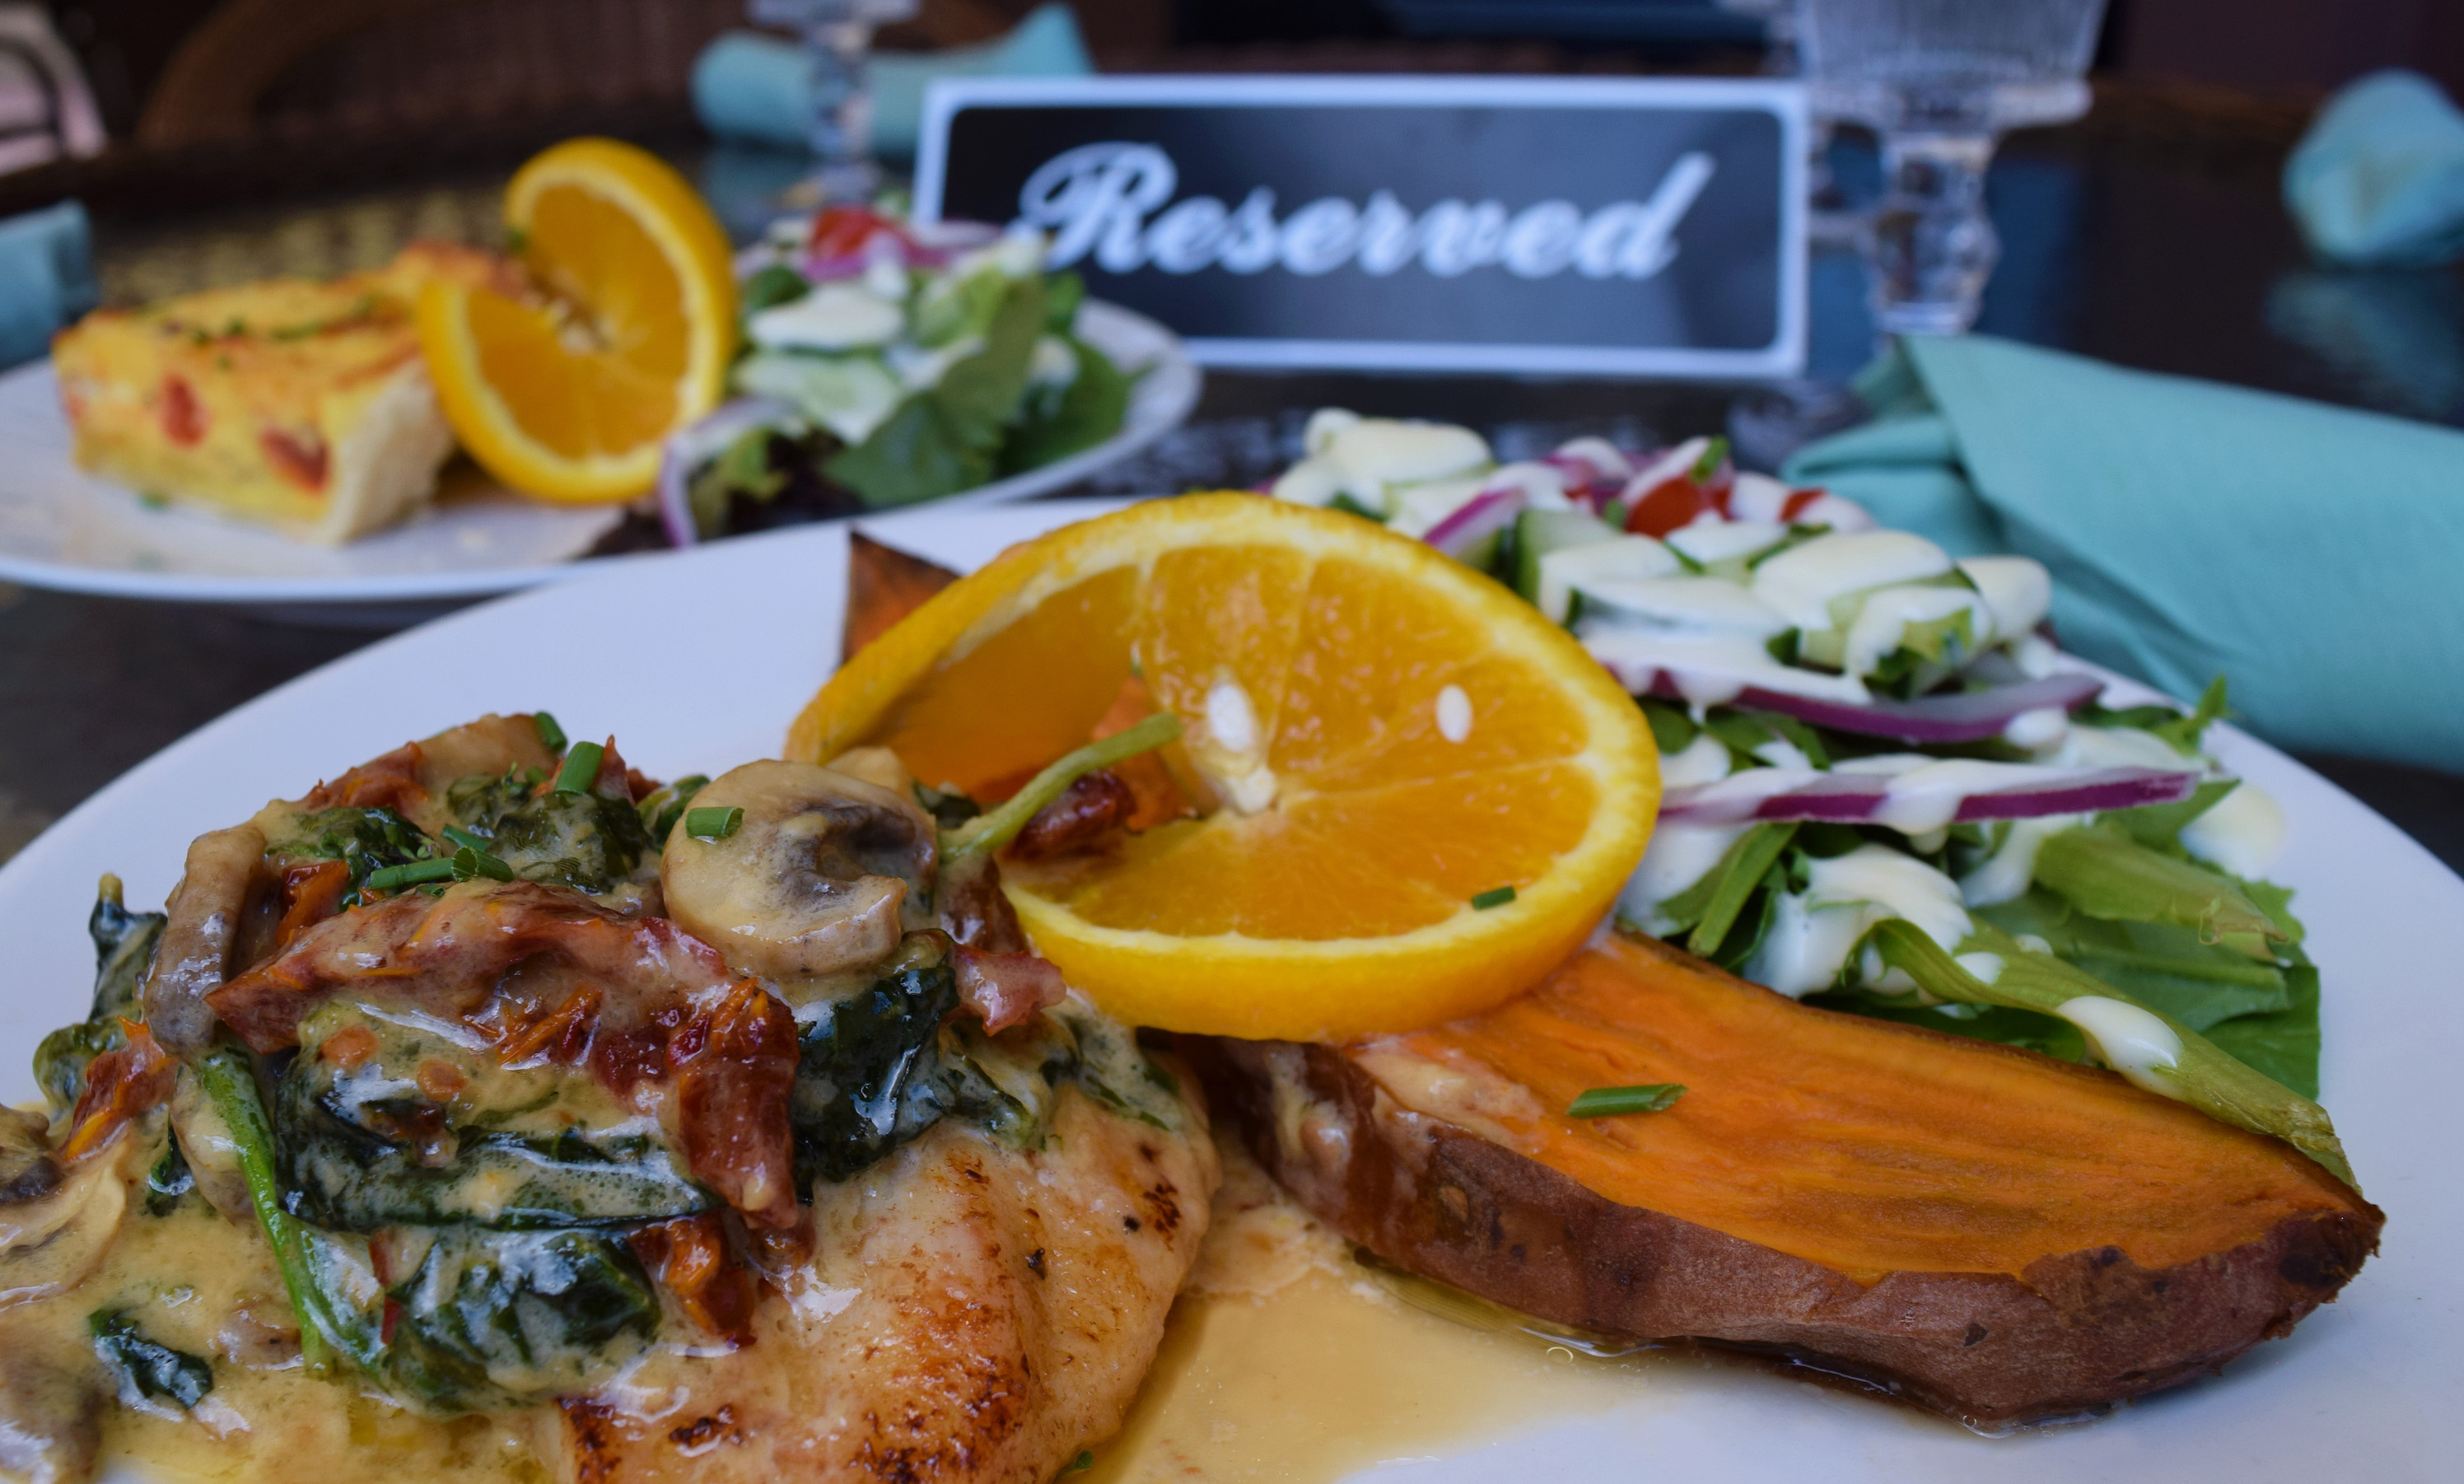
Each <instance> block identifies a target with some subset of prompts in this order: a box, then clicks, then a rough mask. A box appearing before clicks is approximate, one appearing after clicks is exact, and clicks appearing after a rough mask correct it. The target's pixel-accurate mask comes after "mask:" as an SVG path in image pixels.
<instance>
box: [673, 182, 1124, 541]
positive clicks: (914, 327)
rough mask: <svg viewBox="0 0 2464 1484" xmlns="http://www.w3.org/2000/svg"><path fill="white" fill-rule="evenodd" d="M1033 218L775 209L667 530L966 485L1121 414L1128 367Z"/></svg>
mask: <svg viewBox="0 0 2464 1484" xmlns="http://www.w3.org/2000/svg"><path fill="white" fill-rule="evenodd" d="M1044 256H1045V243H1044V238H1043V236H1042V235H1041V234H1040V233H1034V232H1028V231H1016V232H1009V233H996V232H994V231H993V230H992V229H990V228H986V227H983V226H980V225H979V224H974V223H947V224H935V225H931V226H927V225H924V224H919V223H911V222H906V221H902V220H899V219H897V218H895V217H891V216H887V215H883V214H881V213H878V212H875V211H871V210H864V209H861V208H853V207H832V208H830V209H828V210H825V211H823V212H821V213H820V214H819V215H818V216H816V217H815V218H813V219H812V221H811V222H810V223H809V224H807V223H801V222H794V223H788V224H785V225H784V226H783V227H782V228H781V230H780V231H779V232H778V233H774V235H773V236H772V237H771V238H770V239H769V240H767V241H766V242H764V243H763V244H762V245H761V247H759V249H757V250H756V253H755V257H756V259H757V262H758V266H756V267H755V269H754V271H753V273H752V274H751V276H750V277H748V278H746V280H745V282H744V288H743V313H744V327H743V329H744V333H743V345H744V349H743V352H742V354H741V356H740V357H739V359H738V360H737V363H736V365H735V366H734V368H733V369H732V370H731V372H730V388H731V390H733V391H734V392H735V393H736V400H734V401H732V402H730V403H728V404H727V405H725V406H723V407H721V408H720V409H719V410H717V411H716V412H715V413H713V414H712V416H711V417H710V418H708V419H705V420H704V422H703V423H702V424H699V425H697V426H696V427H695V428H693V429H692V430H688V432H687V434H686V436H685V437H684V438H683V439H682V440H680V445H679V452H678V453H676V454H671V468H670V470H669V471H668V474H667V476H664V477H663V478H662V481H661V492H660V493H661V504H662V511H661V514H662V516H663V518H664V520H665V523H666V525H667V527H668V534H669V536H670V538H671V540H672V541H674V542H675V543H677V544H679V545H683V544H691V543H693V542H695V541H700V540H707V539H710V538H712V537H715V536H721V535H727V534H732V533H735V532H739V531H744V530H753V529H760V528H763V527H765V526H769V525H775V524H782V523H790V522H793V521H804V520H814V519H821V518H825V517H828V516H833V515H847V514H855V513H860V512H862V511H865V510H879V509H886V508H891V507H895V506H899V505H907V504H913V503H914V502H916V501H918V500H926V499H934V498H939V497H942V496H945V495H955V494H958V493H960V492H961V491H965V490H970V489H975V488H977V487H979V486H981V485H984V484H989V483H991V482H993V481H994V480H997V479H1001V478H1005V477H1007V476H1011V475H1015V474H1019V473H1022V472H1023V471H1026V470H1030V469H1035V468H1040V467H1042V466H1044V465H1046V464H1049V463H1052V462H1054V461H1055V460H1058V459H1061V458H1065V457H1067V456H1068V455H1069V454H1075V453H1078V452H1080V451H1082V450H1085V449H1089V448H1091V447H1093V446H1095V445H1096V444H1098V443H1101V442H1103V441H1104V440H1105V439H1107V438H1110V437H1111V436H1112V435H1113V434H1114V433H1116V432H1119V431H1120V429H1121V425H1122V422H1123V420H1124V418H1125V417H1126V416H1127V414H1128V410H1129V402H1130V392H1131V389H1132V386H1133V376H1132V375H1131V373H1129V372H1128V371H1125V370H1124V369H1123V368H1122V367H1121V366H1119V365H1115V364H1114V363H1113V362H1112V360H1111V358H1110V357H1109V356H1107V355H1105V354H1104V352H1103V351H1102V350H1101V349H1099V348H1097V347H1096V346H1095V345H1094V344H1092V343H1089V341H1088V340H1087V339H1086V338H1084V337H1083V336H1082V335H1081V334H1080V333H1079V331H1078V311H1079V307H1080V305H1081V303H1082V302H1083V300H1084V299H1085V296H1086V289H1085V285H1084V284H1083V283H1082V282H1081V280H1080V279H1079V277H1078V276H1077V275H1075V274H1070V273H1061V274H1047V273H1045V271H1044Z"/></svg>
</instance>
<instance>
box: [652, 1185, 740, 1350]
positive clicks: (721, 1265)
mask: <svg viewBox="0 0 2464 1484" xmlns="http://www.w3.org/2000/svg"><path fill="white" fill-rule="evenodd" d="M626 1240H627V1243H628V1244H629V1245H630V1246H631V1247H632V1249H633V1255H634V1256H636V1257H638V1258H640V1259H641V1260H642V1266H643V1267H645V1268H648V1269H649V1270H650V1273H651V1274H653V1275H654V1276H656V1277H657V1278H658V1280H659V1281H660V1282H661V1283H662V1284H664V1285H666V1287H667V1290H668V1292H670V1293H671V1294H673V1295H675V1296H676V1303H677V1306H678V1307H680V1308H682V1309H683V1310H684V1311H685V1313H686V1314H688V1315H690V1316H692V1318H693V1322H694V1323H696V1324H698V1325H700V1326H701V1327H702V1328H703V1329H704V1330H706V1331H708V1332H709V1333H711V1334H713V1335H717V1336H721V1337H724V1338H725V1339H727V1340H731V1341H733V1342H734V1343H736V1344H737V1345H739V1346H742V1345H749V1344H751V1343H752V1342H753V1306H754V1303H755V1301H756V1300H757V1298H758V1297H759V1292H758V1290H757V1288H756V1285H755V1282H754V1277H753V1274H752V1272H751V1271H750V1270H749V1269H747V1268H746V1267H745V1266H744V1264H742V1263H741V1262H739V1261H737V1256H736V1253H735V1252H734V1251H732V1250H731V1249H730V1248H729V1246H728V1241H727V1223H726V1222H725V1221H724V1220H722V1219H721V1218H720V1217H719V1216H718V1215H717V1214H716V1213H715V1212H713V1213H707V1214H704V1215H700V1216H680V1217H677V1218H676V1219H675V1220H673V1221H663V1222H659V1223H658V1224H656V1225H654V1226H649V1227H643V1228H640V1229H637V1230H635V1231H634V1232H633V1233H632V1235H631V1236H629V1237H627V1239H626Z"/></svg>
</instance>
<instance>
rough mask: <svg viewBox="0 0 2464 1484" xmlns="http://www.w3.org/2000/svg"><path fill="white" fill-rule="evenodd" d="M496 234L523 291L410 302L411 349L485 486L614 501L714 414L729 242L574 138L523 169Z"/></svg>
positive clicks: (729, 341) (670, 176) (435, 286)
mask: <svg viewBox="0 0 2464 1484" xmlns="http://www.w3.org/2000/svg"><path fill="white" fill-rule="evenodd" d="M505 223H506V226H507V227H508V228H510V229H511V230H512V232H513V233H514V236H515V238H516V240H517V243H518V244H519V248H520V254H521V258H522V261H523V263H524V265H525V266H526V267H527V268H528V269H529V270H530V274H531V277H532V279H533V281H534V283H535V284H536V286H537V290H538V291H537V292H535V293H533V294H530V295H526V296H523V297H520V298H516V297H513V296H510V295H507V294H502V293H498V292H496V291H495V290H493V289H489V288H484V287H473V286H469V285H464V284H455V283H445V282H437V283H431V284H429V286H428V287H427V289H426V290H425V291H424V292H423V293H422V295H421V297H420V304H419V337H420V347H421V349H422V350H423V351H424V352H425V353H426V355H427V358H428V367H429V374H430V375H431V376H432V377H434V379H435V382H436V391H437V397H438V400H439V401H440V402H441V403H442V404H443V405H444V409H445V415H446V417H447V419H448V420H449V421H451V423H452V425H453V431H454V432H455V434H456V435H458V436H459V437H460V438H461V440H462V446H463V447H464V448H466V449H468V450H470V452H471V454H472V456H473V457H474V458H476V459H477V460H478V461H479V462H480V464H481V465H483V466H484V467H485V468H486V469H487V470H488V472H489V473H491V474H493V475H495V476H496V477H497V478H499V479H502V480H503V481H505V483H507V484H509V485H511V486H513V487H514V488H515V489H517V490H520V491H522V492H523V493H524V494H528V495H536V496H539V497H540V498H546V499H552V500H560V501H567V502H573V503H596V502H601V501H608V500H619V499H629V498H632V497H634V496H636V495H639V494H641V493H642V492H643V491H645V490H647V489H649V487H650V485H651V483H652V481H654V480H655V479H656V478H657V477H658V472H659V452H660V446H661V444H662V443H663V442H664V441H665V440H666V438H667V436H668V434H669V433H671V432H673V431H675V430H676V429H678V428H680V427H682V426H684V425H685V424H686V423H689V422H691V421H693V419H694V418H697V417H699V416H701V415H702V414H703V413H705V412H707V411H709V410H711V409H712V408H713V407H715V406H716V405H717V402H718V398H719V393H720V391H721V389H722V388H723V386H724V383H725V380H726V375H727V363H728V358H729V357H730V356H731V355H732V354H733V353H734V351H735V345H736V280H735V277H734V275H733V273H732V271H731V267H730V260H729V252H728V244H727V234H726V233H724V232H723V231H721V230H720V228H719V225H718V221H717V219H716V218H715V217H714V216H712V215H711V212H710V208H709V207H707V206H705V205H703V204H702V200H701V198H700V197H699V196H698V195H696V194H694V192H693V188H692V187H691V186H689V185H687V184H686V183H685V179H684V177H683V176H681V175H678V174H677V173H676V172H675V171H674V170H672V169H671V168H669V167H668V166H666V165H665V164H663V163H661V162H660V160H659V159H658V158H657V157H656V156H654V155H651V154H649V152H647V151H645V150H642V149H638V148H636V147H634V146H633V145H631V144H620V143H618V142H617V141H615V140H608V139H577V140H569V141H567V142H566V143H564V144H559V145H557V146H556V147H554V148H552V149H549V150H547V151H546V152H545V153H543V154H541V155H539V156H538V157H537V158H536V159H534V160H532V161H531V162H530V163H529V164H528V165H525V166H522V168H521V169H520V171H519V172H518V173H517V174H516V175H515V176H514V180H513V184H512V185H511V186H510V187H508V188H506V191H505Z"/></svg>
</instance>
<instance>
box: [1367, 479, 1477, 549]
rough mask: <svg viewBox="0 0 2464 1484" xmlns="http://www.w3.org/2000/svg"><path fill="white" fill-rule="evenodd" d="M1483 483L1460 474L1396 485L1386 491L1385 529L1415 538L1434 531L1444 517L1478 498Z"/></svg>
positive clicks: (1417, 538) (1415, 539)
mask: <svg viewBox="0 0 2464 1484" xmlns="http://www.w3.org/2000/svg"><path fill="white" fill-rule="evenodd" d="M1484 483H1485V480H1483V479H1482V477H1481V476H1478V475H1460V476H1450V477H1447V478H1443V479H1430V480H1426V481H1424V482H1422V483H1419V484H1399V485H1396V486H1394V487H1392V488H1390V489H1389V490H1388V491H1387V492H1386V498H1387V507H1386V508H1387V513H1388V518H1387V521H1386V528H1387V529H1388V530H1391V531H1394V532H1396V533H1397V535H1402V536H1409V537H1411V538H1412V539H1413V540H1414V541H1418V540H1419V539H1420V538H1421V537H1423V536H1426V535H1428V534H1429V533H1430V532H1431V531H1434V530H1436V529H1437V528H1438V523H1439V522H1440V521H1443V520H1445V518H1446V517H1448V516H1450V515H1453V514H1454V513H1455V512H1456V511H1458V510H1461V509H1462V508H1463V506H1465V505H1468V504H1470V503H1471V502H1472V500H1473V499H1475V498H1478V497H1479V495H1480V492H1481V488H1482V486H1483V485H1484Z"/></svg>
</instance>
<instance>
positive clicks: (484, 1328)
mask: <svg viewBox="0 0 2464 1484" xmlns="http://www.w3.org/2000/svg"><path fill="white" fill-rule="evenodd" d="M412 1240H413V1242H414V1244H424V1245H425V1249H426V1250H425V1251H419V1252H417V1253H416V1256H415V1263H414V1264H413V1265H412V1268H411V1273H410V1275H409V1276H408V1277H407V1278H405V1279H403V1280H402V1281H401V1282H399V1283H397V1284H395V1285H394V1286H392V1287H391V1288H389V1289H387V1290H386V1291H385V1296H386V1297H387V1298H389V1299H390V1300H392V1301H393V1303H394V1304H395V1305H397V1306H398V1307H397V1308H396V1310H395V1317H394V1324H393V1335H392V1339H391V1340H390V1342H389V1348H388V1353H387V1355H386V1358H385V1371H386V1374H387V1376H388V1378H389V1379H390V1380H391V1381H392V1382H393V1384H394V1385H395V1387H396V1388H397V1390H399V1391H400V1392H401V1393H402V1394H404V1395H405V1396H407V1397H408V1398H410V1399H412V1400H415V1401H417V1402H419V1403H420V1404H422V1405H424V1406H428V1407H429V1408H430V1409H433V1410H436V1411H447V1412H451V1411H464V1410H480V1409H486V1408H491V1407H500V1406H518V1405H522V1404H525V1403H530V1402H538V1401H544V1400H546V1399H548V1398H550V1397H555V1396H560V1395H565V1394H569V1393H572V1392H577V1391H582V1390H584V1389H586V1388H587V1387H588V1385H589V1384H591V1383H592V1382H594V1381H596V1380H597V1379H598V1378H600V1377H602V1376H604V1375H605V1374H606V1373H607V1371H608V1370H610V1369H612V1368H613V1367H614V1366H616V1365H618V1364H621V1363H622V1362H625V1361H626V1360H628V1359H630V1358H631V1357H632V1356H633V1355H635V1354H637V1353H639V1352H640V1351H641V1350H642V1349H643V1348H644V1347H645V1346H647V1345H648V1344H649V1341H650V1340H652V1339H653V1338H654V1337H655V1336H656V1335H657V1333H658V1327H659V1296H658V1293H657V1291H656V1290H655V1289H654V1288H652V1286H651V1283H650V1276H649V1274H648V1273H646V1272H644V1271H643V1269H642V1264H641V1262H640V1261H639V1259H637V1258H636V1257H635V1256H634V1255H633V1253H632V1251H631V1250H630V1249H629V1248H627V1246H626V1245H625V1243H624V1241H623V1240H622V1239H621V1238H619V1237H616V1236H612V1235H609V1234H606V1233H604V1232H598V1231H583V1230H574V1231H482V1230H478V1229H473V1228H467V1227H446V1228H440V1229H434V1230H432V1231H421V1232H418V1233H415V1234H414V1236H413V1239H412Z"/></svg>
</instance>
